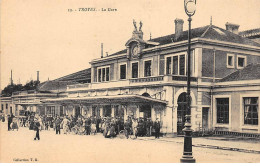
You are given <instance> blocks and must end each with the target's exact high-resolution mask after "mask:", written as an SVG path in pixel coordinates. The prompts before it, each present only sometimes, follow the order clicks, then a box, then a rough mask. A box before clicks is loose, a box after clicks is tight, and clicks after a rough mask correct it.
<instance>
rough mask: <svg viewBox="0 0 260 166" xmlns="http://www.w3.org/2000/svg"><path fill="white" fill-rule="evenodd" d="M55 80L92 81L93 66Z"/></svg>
mask: <svg viewBox="0 0 260 166" xmlns="http://www.w3.org/2000/svg"><path fill="white" fill-rule="evenodd" d="M53 81H73V82H76V83H89V82H91V68H88V69H84V70H81V71H78V72H76V73H72V74H69V75H66V76H63V77H60V78H57V79H55V80H53Z"/></svg>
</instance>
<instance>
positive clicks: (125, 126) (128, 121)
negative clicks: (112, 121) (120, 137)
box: [124, 117, 132, 139]
mask: <svg viewBox="0 0 260 166" xmlns="http://www.w3.org/2000/svg"><path fill="white" fill-rule="evenodd" d="M130 121H131V119H130V118H129V117H128V119H127V121H126V122H125V124H124V128H125V136H126V138H127V139H128V138H129V134H130V131H131V127H132V125H131V122H130Z"/></svg>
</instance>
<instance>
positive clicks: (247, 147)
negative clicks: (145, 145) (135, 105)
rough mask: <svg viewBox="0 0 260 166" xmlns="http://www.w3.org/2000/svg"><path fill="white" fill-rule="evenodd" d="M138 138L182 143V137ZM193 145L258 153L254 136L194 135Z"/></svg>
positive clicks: (257, 144) (259, 145) (258, 143)
mask: <svg viewBox="0 0 260 166" xmlns="http://www.w3.org/2000/svg"><path fill="white" fill-rule="evenodd" d="M137 139H139V140H144V141H148V140H153V141H164V142H175V143H179V144H183V140H184V138H183V137H175V138H168V137H160V139H155V138H154V137H138V138H137ZM192 145H193V147H201V148H209V149H221V150H229V151H238V152H244V153H255V154H260V140H259V139H255V138H248V139H245V138H243V139H242V138H241V137H224V136H223V137H220V136H217V137H194V138H192Z"/></svg>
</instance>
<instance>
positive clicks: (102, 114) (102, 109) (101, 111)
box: [99, 106, 104, 117]
mask: <svg viewBox="0 0 260 166" xmlns="http://www.w3.org/2000/svg"><path fill="white" fill-rule="evenodd" d="M99 111H100V117H104V108H103V106H100V107H99Z"/></svg>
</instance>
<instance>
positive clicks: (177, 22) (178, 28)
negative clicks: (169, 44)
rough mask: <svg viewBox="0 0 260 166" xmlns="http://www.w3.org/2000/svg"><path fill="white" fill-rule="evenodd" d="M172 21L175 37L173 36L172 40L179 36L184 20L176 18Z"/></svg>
mask: <svg viewBox="0 0 260 166" xmlns="http://www.w3.org/2000/svg"><path fill="white" fill-rule="evenodd" d="M174 22H175V38H174V40H175V41H176V40H178V38H179V37H180V36H181V33H182V31H183V23H184V21H183V19H179V18H176V19H175V20H174Z"/></svg>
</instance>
